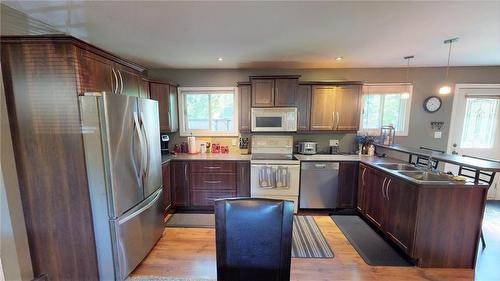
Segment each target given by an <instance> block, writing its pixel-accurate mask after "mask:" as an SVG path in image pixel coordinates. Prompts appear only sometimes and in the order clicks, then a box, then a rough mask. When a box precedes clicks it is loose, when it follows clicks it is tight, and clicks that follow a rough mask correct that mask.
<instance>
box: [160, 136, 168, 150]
mask: <svg viewBox="0 0 500 281" xmlns="http://www.w3.org/2000/svg"><path fill="white" fill-rule="evenodd" d="M169 141H170V137H169V136H168V135H167V134H160V144H161V154H169V153H170V150H168V142H169Z"/></svg>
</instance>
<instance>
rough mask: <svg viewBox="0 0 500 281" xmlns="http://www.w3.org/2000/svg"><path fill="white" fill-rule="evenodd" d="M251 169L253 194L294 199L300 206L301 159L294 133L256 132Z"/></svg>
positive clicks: (253, 195) (251, 193) (253, 138)
mask: <svg viewBox="0 0 500 281" xmlns="http://www.w3.org/2000/svg"><path fill="white" fill-rule="evenodd" d="M251 147H252V160H251V161H250V163H251V169H250V195H251V197H259V198H271V199H280V200H291V201H293V202H294V207H295V212H297V209H298V206H299V202H298V199H299V184H300V179H299V176H300V161H299V160H296V159H294V157H293V154H292V152H293V137H292V136H269V135H254V136H253V137H252V146H251Z"/></svg>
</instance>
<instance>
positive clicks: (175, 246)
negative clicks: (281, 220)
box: [132, 216, 500, 281]
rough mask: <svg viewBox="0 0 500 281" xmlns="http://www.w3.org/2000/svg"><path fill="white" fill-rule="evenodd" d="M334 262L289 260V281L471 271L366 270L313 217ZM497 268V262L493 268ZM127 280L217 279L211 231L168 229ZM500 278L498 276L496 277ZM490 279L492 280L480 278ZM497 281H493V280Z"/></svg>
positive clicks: (324, 220) (452, 276) (451, 275)
mask: <svg viewBox="0 0 500 281" xmlns="http://www.w3.org/2000/svg"><path fill="white" fill-rule="evenodd" d="M314 218H315V220H316V222H317V224H318V226H319V227H320V229H321V231H322V232H323V235H324V236H325V238H326V239H327V241H328V244H329V245H330V247H331V248H332V250H333V252H334V254H335V258H333V259H298V258H294V259H292V269H291V271H292V272H291V279H292V280H318V281H319V280H436V281H437V280H454V281H457V280H473V279H474V271H473V270H472V269H420V268H417V267H374V266H369V265H367V264H366V263H365V262H364V261H363V259H362V258H361V257H360V256H359V255H358V253H357V252H356V250H354V248H353V247H352V246H351V244H350V243H349V242H348V241H347V239H346V238H345V236H344V235H343V234H342V232H341V231H340V230H339V228H338V227H337V226H336V225H335V223H334V222H333V221H332V220H331V218H330V217H328V216H315V217H314ZM497 266H500V260H499V261H498V265H497ZM132 275H133V276H134V275H156V276H169V277H177V278H195V279H214V280H215V279H216V277H217V274H216V266H215V230H214V229H206V228H167V229H165V233H164V236H163V238H162V239H161V240H160V241H159V242H158V244H157V245H156V246H155V248H154V249H153V250H152V251H151V253H150V254H149V256H148V257H147V258H146V259H145V260H144V261H143V262H142V264H141V265H140V266H139V267H138V268H137V269H136V270H135V271H134V272H133V273H132ZM496 276H498V277H496V278H500V276H499V275H496ZM482 280H488V281H489V280H495V279H489V278H487V279H482ZM496 280H498V279H496Z"/></svg>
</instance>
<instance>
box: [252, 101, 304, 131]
mask: <svg viewBox="0 0 500 281" xmlns="http://www.w3.org/2000/svg"><path fill="white" fill-rule="evenodd" d="M295 131H297V108H295V107H269V108H252V132H295Z"/></svg>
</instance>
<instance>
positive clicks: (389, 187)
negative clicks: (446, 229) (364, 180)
mask: <svg viewBox="0 0 500 281" xmlns="http://www.w3.org/2000/svg"><path fill="white" fill-rule="evenodd" d="M385 194H386V196H385V198H384V199H385V201H384V202H385V204H384V205H385V206H384V207H385V214H384V219H385V221H384V222H383V224H382V225H383V228H384V230H385V232H386V233H387V235H388V236H389V238H390V239H392V240H393V241H394V242H395V243H397V244H398V245H399V246H400V247H402V248H403V249H404V251H405V252H408V253H411V251H412V249H413V248H412V247H413V240H414V236H415V221H416V214H417V195H418V194H417V187H416V186H414V185H412V184H409V183H406V182H404V181H402V180H399V179H396V178H394V177H390V178H388V180H387V182H386V192H385Z"/></svg>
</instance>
